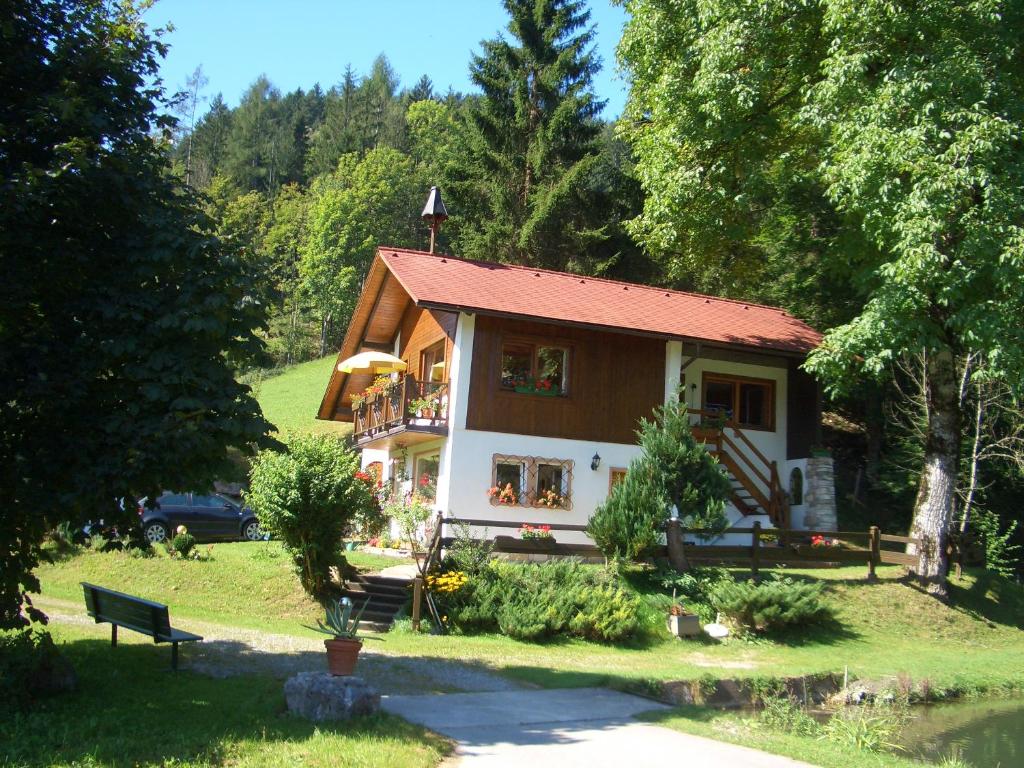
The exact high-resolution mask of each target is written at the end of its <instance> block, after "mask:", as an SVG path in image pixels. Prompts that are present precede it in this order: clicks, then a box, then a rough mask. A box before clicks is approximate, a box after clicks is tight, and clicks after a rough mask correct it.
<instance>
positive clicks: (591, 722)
mask: <svg viewBox="0 0 1024 768" xmlns="http://www.w3.org/2000/svg"><path fill="white" fill-rule="evenodd" d="M383 708H384V709H385V710H387V711H388V712H391V713H393V714H396V715H399V716H400V717H403V718H405V719H406V720H409V721H411V722H414V723H419V724H421V725H423V726H426V727H427V728H429V729H430V730H432V731H436V732H437V733H441V734H444V735H445V736H448V737H449V738H452V739H454V740H455V741H456V742H457V745H458V746H457V750H456V755H457V756H458V758H460V759H459V760H458V761H457V764H458V765H459V766H460V767H461V766H465V767H466V768H504V767H506V766H508V767H511V766H529V768H573V767H574V766H579V767H580V768H602V767H603V766H609V768H612V767H614V768H622V767H623V766H648V765H650V766H654V765H670V764H679V765H685V766H686V768H704V767H705V766H706V767H707V768H740V767H741V766H742V768H811V766H808V765H807V764H806V763H800V762H797V761H795V760H791V759H789V758H788V757H779V756H776V755H769V754H766V753H764V752H758V751H757V750H754V749H748V748H747V747H738V746H735V745H732V744H725V743H723V742H719V741H713V740H711V739H705V738H702V737H700V736H690V735H688V734H684V733H679V732H678V731H673V730H670V729H668V728H662V727H659V726H657V725H651V724H648V723H641V722H639V721H637V720H635V719H634V716H635V715H637V714H639V713H640V712H650V711H652V710H658V709H667V707H664V706H663V705H661V704H657V703H654V702H652V701H649V700H647V699H643V698H640V697H639V696H631V695H629V694H626V693H619V692H617V691H609V690H606V689H604V688H573V689H560V690H535V691H510V692H492V693H451V694H438V695H425V696H386V697H385V698H384V700H383Z"/></svg>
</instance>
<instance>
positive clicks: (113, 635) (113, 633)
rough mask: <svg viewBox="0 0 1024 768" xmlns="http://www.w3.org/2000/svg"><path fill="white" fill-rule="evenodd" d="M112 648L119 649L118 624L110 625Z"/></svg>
mask: <svg viewBox="0 0 1024 768" xmlns="http://www.w3.org/2000/svg"><path fill="white" fill-rule="evenodd" d="M110 647H111V648H116V647H117V624H111V625H110Z"/></svg>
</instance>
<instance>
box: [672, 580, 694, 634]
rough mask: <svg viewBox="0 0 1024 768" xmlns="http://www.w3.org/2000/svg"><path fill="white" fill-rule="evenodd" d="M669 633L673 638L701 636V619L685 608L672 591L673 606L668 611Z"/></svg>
mask: <svg viewBox="0 0 1024 768" xmlns="http://www.w3.org/2000/svg"><path fill="white" fill-rule="evenodd" d="M668 631H669V633H670V634H671V635H672V637H696V636H697V635H699V634H700V617H699V616H697V615H696V614H694V613H691V612H690V611H688V610H686V609H685V608H684V607H683V604H682V603H680V602H679V601H678V600H676V592H675V590H672V606H671V607H670V608H669V609H668Z"/></svg>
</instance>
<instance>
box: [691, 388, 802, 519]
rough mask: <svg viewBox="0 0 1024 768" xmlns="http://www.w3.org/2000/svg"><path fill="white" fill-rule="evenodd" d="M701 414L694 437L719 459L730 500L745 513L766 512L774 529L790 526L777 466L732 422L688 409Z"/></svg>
mask: <svg viewBox="0 0 1024 768" xmlns="http://www.w3.org/2000/svg"><path fill="white" fill-rule="evenodd" d="M689 413H690V414H691V415H696V416H699V417H701V419H702V423H698V424H696V425H694V427H693V436H694V437H695V438H696V439H697V440H699V441H701V442H703V443H704V444H705V445H706V446H707V449H708V452H709V453H710V454H711V455H712V456H714V457H715V458H716V459H718V461H719V463H720V464H721V465H722V467H723V468H724V469H725V471H726V474H727V475H728V477H729V482H730V484H731V485H732V498H731V499H730V501H731V502H732V504H733V506H735V507H736V509H738V510H739V511H740V513H741V514H743V515H744V516H751V515H767V516H768V519H769V520H770V521H771V524H772V525H774V526H775V527H776V528H789V527H790V518H789V494H788V493H787V492H786V491H785V490H784V489H783V488H782V483H781V481H780V480H779V470H778V465H777V463H776V462H774V461H769V460H768V458H767V457H766V456H765V455H764V454H763V453H761V451H760V450H759V449H758V448H757V446H756V445H754V444H753V443H752V442H751V441H750V438H748V437H747V436H746V435H745V434H744V433H743V430H741V429H740V428H739V427H738V426H736V424H735V423H733V422H728V421H727V422H724V423H722V424H721V425H719V424H716V423H715V417H716V414H713V413H710V412H707V411H701V410H698V409H694V408H690V409H689Z"/></svg>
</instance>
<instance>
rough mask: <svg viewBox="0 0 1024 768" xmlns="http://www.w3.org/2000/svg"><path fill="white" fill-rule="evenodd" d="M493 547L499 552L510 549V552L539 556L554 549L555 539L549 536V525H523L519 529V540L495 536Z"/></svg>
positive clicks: (512, 537)
mask: <svg viewBox="0 0 1024 768" xmlns="http://www.w3.org/2000/svg"><path fill="white" fill-rule="evenodd" d="M494 546H495V547H497V548H498V550H499V551H501V549H502V548H503V547H510V548H511V551H512V552H520V553H529V552H537V553H540V554H543V553H548V552H551V551H553V550H554V549H555V548H556V542H555V537H554V536H552V535H551V526H550V525H530V524H529V523H523V525H522V526H521V527H520V528H519V538H518V539H516V538H515V537H514V536H495V537H494Z"/></svg>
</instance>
